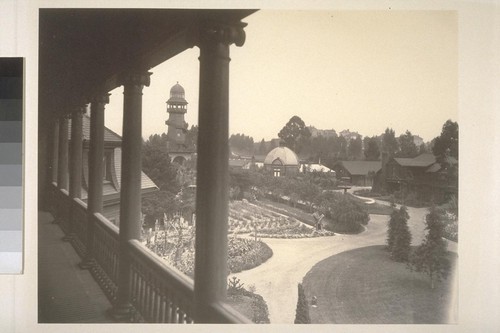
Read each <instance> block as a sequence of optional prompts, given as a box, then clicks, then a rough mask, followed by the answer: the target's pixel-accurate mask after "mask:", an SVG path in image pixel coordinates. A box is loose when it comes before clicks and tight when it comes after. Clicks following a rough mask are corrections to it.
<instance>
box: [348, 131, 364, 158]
mask: <svg viewBox="0 0 500 333" xmlns="http://www.w3.org/2000/svg"><path fill="white" fill-rule="evenodd" d="M348 153H349V159H352V160H358V159H360V158H361V155H362V153H363V141H362V140H361V135H358V136H356V139H351V140H350V141H349V146H348Z"/></svg>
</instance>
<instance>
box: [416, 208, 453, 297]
mask: <svg viewBox="0 0 500 333" xmlns="http://www.w3.org/2000/svg"><path fill="white" fill-rule="evenodd" d="M442 215H443V212H442V211H441V210H439V209H437V208H436V207H434V206H433V207H431V208H430V209H429V214H427V216H426V217H425V221H426V224H427V227H426V230H427V231H428V232H427V235H426V237H425V239H424V240H423V242H422V244H421V245H420V246H419V247H418V248H417V250H416V251H415V253H414V254H413V255H412V258H411V265H410V268H411V269H412V270H415V271H417V272H422V273H425V274H427V275H428V276H429V279H430V281H431V288H432V289H434V283H435V281H441V279H446V278H447V277H448V273H449V270H450V262H449V261H448V258H447V253H446V252H447V251H446V246H447V244H446V242H445V240H444V239H443V232H444V223H443V216H442Z"/></svg>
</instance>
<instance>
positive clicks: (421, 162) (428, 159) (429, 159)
mask: <svg viewBox="0 0 500 333" xmlns="http://www.w3.org/2000/svg"><path fill="white" fill-rule="evenodd" d="M394 160H395V161H396V162H397V163H398V164H399V165H401V166H405V167H428V166H430V165H432V164H434V163H436V157H435V156H434V155H433V154H428V153H425V154H420V155H418V156H417V157H414V158H405V157H395V158H394Z"/></svg>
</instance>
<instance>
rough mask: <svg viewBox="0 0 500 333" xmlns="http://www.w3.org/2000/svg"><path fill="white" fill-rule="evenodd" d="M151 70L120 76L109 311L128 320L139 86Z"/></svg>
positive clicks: (137, 218) (137, 188)
mask: <svg viewBox="0 0 500 333" xmlns="http://www.w3.org/2000/svg"><path fill="white" fill-rule="evenodd" d="M150 75H151V73H148V72H145V71H137V72H132V73H127V74H126V75H124V76H123V77H122V84H123V88H124V89H123V137H122V174H121V190H120V264H119V270H118V274H119V275H118V292H117V299H116V302H115V304H114V307H113V311H112V314H113V316H114V317H115V319H117V320H120V321H127V320H128V319H129V318H130V315H131V314H132V313H131V310H132V305H131V300H130V255H129V246H128V241H129V240H132V239H140V236H141V168H142V163H141V150H142V89H143V88H144V86H149V83H150Z"/></svg>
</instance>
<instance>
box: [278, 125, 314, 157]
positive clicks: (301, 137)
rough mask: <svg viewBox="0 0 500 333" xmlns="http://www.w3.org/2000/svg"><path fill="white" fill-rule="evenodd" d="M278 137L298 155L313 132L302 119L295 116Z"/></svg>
mask: <svg viewBox="0 0 500 333" xmlns="http://www.w3.org/2000/svg"><path fill="white" fill-rule="evenodd" d="M278 136H279V137H280V138H281V139H282V140H283V141H284V143H285V145H286V146H287V147H288V148H290V149H291V150H293V151H294V152H295V153H297V154H298V153H299V152H300V151H301V150H302V148H303V147H304V146H305V145H306V144H307V141H308V140H309V139H310V137H311V132H309V129H308V128H307V127H306V125H305V123H304V121H303V120H302V119H301V118H300V117H298V116H293V117H292V118H290V120H289V121H288V122H287V123H286V125H285V126H284V127H283V128H282V129H281V131H280V132H279V133H278Z"/></svg>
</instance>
